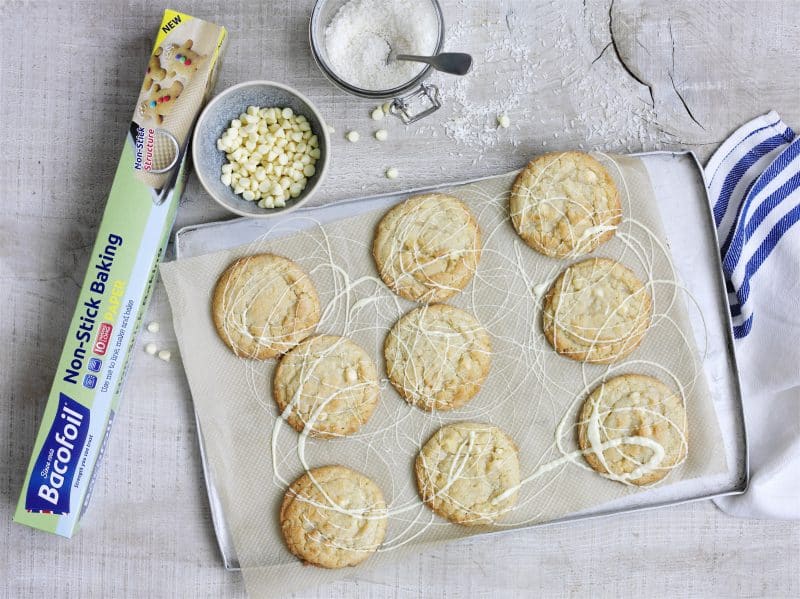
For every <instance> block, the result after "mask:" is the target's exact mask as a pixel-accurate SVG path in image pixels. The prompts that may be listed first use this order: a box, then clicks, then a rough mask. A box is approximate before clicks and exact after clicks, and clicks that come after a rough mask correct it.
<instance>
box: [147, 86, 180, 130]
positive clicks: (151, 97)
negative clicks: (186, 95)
mask: <svg viewBox="0 0 800 599" xmlns="http://www.w3.org/2000/svg"><path fill="white" fill-rule="evenodd" d="M181 93H183V85H182V84H181V82H180V81H173V82H172V85H170V86H169V88H167V89H162V88H161V86H160V85H159V84H158V83H154V84H153V87H151V88H150V92H149V93H148V94H147V96H145V99H144V101H143V102H142V103H141V104H139V114H141V115H142V116H143V117H144V118H146V119H150V120H151V121H153V122H154V123H156V124H158V125H160V124H161V123H163V122H164V117H165V116H167V115H168V114H169V113H170V112H172V107H173V106H174V105H175V102H176V101H177V100H178V98H179V97H180V95H181Z"/></svg>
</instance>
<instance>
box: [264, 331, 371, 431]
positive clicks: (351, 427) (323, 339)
mask: <svg viewBox="0 0 800 599" xmlns="http://www.w3.org/2000/svg"><path fill="white" fill-rule="evenodd" d="M378 395H379V388H378V369H377V367H376V366H375V363H374V362H373V361H372V359H371V358H370V357H369V355H367V352H366V351H364V349H362V348H361V346H360V345H358V344H356V343H354V342H353V341H350V340H349V339H346V338H344V337H337V336H335V335H319V336H317V337H312V338H311V339H306V340H305V341H302V342H301V343H300V344H299V345H298V346H297V347H295V348H294V349H292V350H291V351H289V352H288V353H287V354H285V355H284V356H283V357H282V358H281V361H280V363H279V364H278V368H277V369H276V370H275V378H274V380H273V393H272V396H273V397H274V398H275V402H276V403H277V404H278V407H279V408H280V410H281V412H282V413H284V415H285V418H286V420H287V421H288V422H289V424H290V425H292V426H293V427H294V428H295V430H297V431H298V432H302V431H303V429H305V428H307V429H308V432H309V434H310V435H312V436H315V437H324V438H328V437H341V436H344V435H350V434H352V433H354V432H356V431H357V430H358V429H359V428H361V426H363V425H364V424H365V423H366V422H367V420H369V418H370V416H372V412H373V411H374V410H375V406H376V405H377V404H378ZM287 408H289V410H288V412H287Z"/></svg>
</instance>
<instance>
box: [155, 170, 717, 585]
mask: <svg viewBox="0 0 800 599" xmlns="http://www.w3.org/2000/svg"><path fill="white" fill-rule="evenodd" d="M599 158H600V159H601V160H603V161H604V162H605V163H606V165H607V167H608V168H609V170H610V171H611V172H612V174H614V175H615V178H616V179H617V182H618V185H619V188H620V192H621V195H622V200H623V209H624V213H625V220H624V221H623V223H622V225H621V226H620V228H619V231H618V233H617V236H616V237H615V239H614V240H612V241H611V242H609V243H607V244H604V245H603V246H601V247H600V248H598V250H596V251H595V252H594V255H596V256H608V257H611V258H614V259H617V260H620V261H621V262H623V263H624V264H626V265H627V266H628V267H630V268H631V269H632V270H634V271H635V272H636V273H637V274H638V275H639V276H640V277H641V278H642V280H644V281H646V282H648V285H649V289H650V292H651V294H652V295H653V299H654V315H653V326H652V327H651V329H650V331H649V332H648V333H647V335H646V336H645V339H644V341H643V343H642V345H641V346H640V348H639V349H637V350H636V351H635V352H634V353H633V354H632V355H631V356H629V358H628V359H627V360H625V361H624V362H622V363H620V364H616V365H613V366H611V367H606V366H590V365H581V364H578V363H576V362H572V361H570V360H567V359H565V358H562V357H560V356H558V355H556V354H555V353H554V352H553V350H552V349H551V348H550V346H549V345H548V344H547V342H546V340H545V339H544V337H543V335H542V333H541V322H540V321H541V312H540V300H539V299H537V297H536V296H535V294H534V293H533V292H532V290H533V288H534V287H536V286H537V285H540V284H549V283H550V282H551V281H552V280H553V279H554V278H555V277H556V276H557V274H558V273H559V272H560V271H561V270H562V269H563V268H565V267H566V266H567V265H568V264H570V263H571V262H574V260H573V261H558V260H552V259H549V258H546V257H543V256H541V255H539V254H537V253H536V252H534V251H533V250H531V249H529V248H528V247H527V246H525V245H524V243H522V242H521V240H520V239H519V238H518V237H517V236H516V234H515V232H514V230H513V228H512V227H511V224H510V222H509V219H508V215H507V196H508V188H509V186H510V183H511V181H512V180H513V174H511V175H508V176H505V177H500V178H495V179H491V180H486V181H480V182H477V183H472V184H469V185H466V186H461V187H457V188H453V189H451V190H450V191H451V192H452V193H454V194H455V195H457V196H459V197H461V198H462V199H463V200H464V201H465V202H467V204H468V205H469V206H470V207H471V208H472V210H473V212H474V213H475V214H476V217H477V219H478V222H479V224H480V225H481V229H482V233H483V240H484V253H483V256H482V259H481V263H480V266H479V269H478V273H477V274H476V277H475V279H474V280H473V281H472V282H471V283H470V285H469V286H468V287H467V288H466V289H465V290H464V291H463V292H462V293H461V294H459V295H458V296H456V297H455V298H453V299H452V300H451V301H450V302H449V303H452V304H454V305H457V306H460V307H462V308H464V309H467V310H469V311H471V312H473V313H474V314H475V315H476V316H477V317H478V319H479V320H480V321H481V322H482V323H483V324H484V326H485V327H486V328H487V329H488V330H489V332H490V334H491V335H492V337H493V345H494V356H493V366H492V370H491V372H490V374H489V377H488V379H487V381H486V383H485V385H484V388H483V389H482V390H481V392H480V393H479V394H478V395H477V396H476V397H475V398H474V399H473V400H472V401H471V402H470V403H468V404H467V405H466V406H465V407H463V408H461V409H459V410H456V411H454V412H450V413H442V414H436V415H431V414H427V413H423V412H421V411H419V410H417V409H416V408H413V407H411V406H409V405H408V404H406V402H405V401H403V400H402V399H401V398H400V397H399V396H398V395H397V394H396V393H395V391H394V390H393V389H392V387H391V385H389V384H388V382H386V380H385V372H384V369H383V356H382V346H383V341H384V338H385V335H386V333H387V331H388V329H389V328H390V327H391V325H392V324H393V323H394V321H395V320H396V319H397V318H398V317H399V316H401V315H402V314H404V313H406V312H407V311H409V310H410V309H412V308H413V307H414V306H415V304H412V303H411V302H407V301H405V300H402V299H400V298H398V297H396V296H395V295H394V294H392V293H391V292H390V291H389V290H388V289H387V288H386V287H385V286H384V285H383V284H382V283H381V282H380V280H379V279H378V278H377V272H376V271H375V267H374V265H373V261H372V258H371V253H370V250H371V243H372V232H373V230H374V227H375V225H376V223H377V222H378V220H380V218H381V216H382V215H383V213H384V211H383V210H381V211H378V212H373V213H366V214H362V215H360V216H357V217H354V218H351V219H347V220H342V221H338V222H336V223H329V224H326V225H324V226H322V227H312V228H310V229H308V230H306V231H303V232H300V233H293V234H291V235H288V236H285V237H283V238H278V239H275V236H276V235H279V231H272V233H271V235H270V237H271V239H269V240H260V241H256V242H254V243H250V244H247V245H246V246H243V247H240V248H236V249H233V250H226V251H223V252H217V253H214V254H209V255H205V256H200V257H197V258H190V259H184V260H179V261H177V262H173V263H169V264H165V265H163V266H162V276H163V279H164V281H165V284H166V287H167V292H168V294H169V297H170V302H171V304H172V309H173V316H174V323H175V330H176V334H177V336H178V340H179V344H180V348H181V353H182V357H183V362H184V365H185V368H186V372H187V376H188V379H189V383H190V386H191V390H192V395H193V398H194V401H195V405H196V409H197V413H198V417H199V419H200V422H201V423H202V427H203V435H204V438H205V446H206V455H207V458H208V462H209V465H210V468H211V470H212V472H213V478H214V480H215V481H216V484H217V490H218V493H219V497H220V500H221V502H222V505H223V509H224V511H225V515H226V521H227V522H228V525H229V527H230V530H231V533H232V536H233V539H234V543H235V545H236V552H237V555H238V556H239V561H240V564H241V566H242V569H243V571H244V575H245V581H246V584H247V586H248V589H249V590H250V591H251V592H252V593H254V594H262V593H266V592H269V593H272V594H276V593H285V592H290V591H292V590H297V589H298V588H302V587H306V586H313V585H317V584H321V583H324V582H327V581H330V580H334V579H337V578H340V577H342V576H345V575H347V574H348V573H349V572H350V571H348V570H344V571H342V570H339V571H327V570H322V569H318V568H313V567H303V566H302V565H301V564H300V562H299V561H298V560H296V558H294V557H293V556H291V555H290V554H289V552H288V551H287V550H286V549H285V547H284V545H283V541H282V538H281V535H280V528H279V522H278V517H277V515H278V506H279V504H280V501H281V499H282V497H283V493H284V491H285V489H286V486H287V485H288V484H289V483H291V482H292V481H293V480H294V479H295V478H296V477H297V476H299V475H300V474H301V473H302V472H303V467H302V464H301V463H300V461H299V459H298V455H297V449H298V443H297V442H298V439H299V435H298V434H297V433H296V432H295V431H294V430H293V429H291V428H290V427H288V426H287V425H285V424H282V425H281V424H280V421H279V416H278V410H277V407H276V406H275V404H274V402H273V400H272V398H271V396H270V388H271V377H272V372H273V369H274V365H275V362H274V361H270V362H266V363H259V362H253V361H247V360H240V359H237V358H235V357H234V356H233V354H232V353H231V352H230V351H229V350H228V349H227V348H226V347H225V346H224V345H223V344H222V342H221V341H220V340H219V339H218V338H217V336H216V333H215V331H214V328H213V324H212V322H211V317H210V297H211V293H212V290H213V287H214V284H215V282H216V279H217V277H218V276H219V274H220V273H221V272H222V271H223V270H224V269H225V267H226V266H227V265H228V264H229V263H230V262H231V261H232V260H234V259H235V258H236V257H239V256H243V255H248V254H253V253H258V252H262V251H272V252H276V253H280V254H282V255H285V256H287V257H289V258H291V259H293V260H295V261H297V262H298V263H299V264H301V266H302V267H303V268H304V269H305V270H306V271H308V272H309V273H310V274H311V277H312V279H313V280H314V283H315V285H316V286H317V289H318V291H319V293H320V299H321V302H322V305H323V306H324V318H323V321H322V322H321V323H320V325H319V327H318V331H319V332H324V333H334V334H344V335H347V336H349V337H351V338H353V339H354V340H355V341H357V342H358V343H360V344H361V345H362V346H363V347H364V348H365V349H366V350H367V351H368V352H369V353H370V354H371V355H372V357H373V359H374V360H375V361H376V363H377V364H378V366H379V368H380V370H381V373H382V376H383V377H384V380H383V381H382V385H381V401H380V404H379V407H378V409H377V410H376V412H375V414H374V415H373V417H372V419H371V420H370V422H369V423H368V424H367V425H366V426H365V427H364V428H362V430H361V431H359V433H358V434H356V435H354V436H352V437H349V438H347V439H337V440H328V441H321V440H310V441H308V443H307V446H306V452H305V453H306V459H307V460H308V463H309V466H311V467H316V466H321V465H324V464H329V463H340V464H343V465H346V466H348V467H351V468H354V469H357V470H360V471H362V472H364V473H365V474H367V475H369V476H370V477H372V478H373V479H374V480H375V481H376V482H377V483H378V484H379V485H380V486H381V487H382V489H383V491H384V495H385V496H386V499H387V502H388V503H389V508H390V523H389V532H388V535H387V538H386V542H385V543H384V547H383V548H382V549H381V550H380V551H379V552H378V553H377V554H376V555H374V556H372V557H371V558H370V559H369V560H367V561H366V562H365V563H364V564H362V565H361V566H359V568H368V567H369V566H370V565H375V564H377V563H380V562H381V561H384V560H392V559H398V558H399V557H400V556H402V555H403V554H405V553H408V552H410V551H418V549H419V546H420V545H428V544H432V543H439V542H443V541H446V540H450V539H455V538H459V537H463V536H465V535H469V534H476V533H479V532H485V530H486V529H475V528H464V527H460V526H457V525H454V524H450V523H448V522H446V521H444V520H442V519H440V518H438V517H435V516H433V514H432V513H431V512H430V511H429V510H428V509H427V508H426V507H425V506H423V505H422V504H421V503H420V502H419V499H418V497H417V493H416V486H415V482H414V478H413V472H412V464H413V460H414V458H415V456H416V454H417V451H418V449H419V447H420V446H421V445H422V444H423V443H424V442H425V441H426V440H427V439H428V437H429V436H430V435H431V434H432V433H433V432H435V430H436V429H438V428H439V427H440V426H441V425H443V424H445V423H448V422H456V421H461V420H477V421H484V422H492V423H494V424H496V425H498V426H500V427H501V428H503V429H504V430H506V431H507V432H508V433H509V434H510V435H511V436H512V437H514V438H515V440H516V441H517V443H518V445H519V447H520V460H521V469H522V475H523V477H525V476H526V475H527V474H529V473H531V472H532V471H533V470H535V469H536V468H537V467H538V466H540V465H542V464H544V463H546V462H549V461H551V460H554V459H557V458H558V457H560V456H561V453H560V450H559V449H558V448H557V446H556V439H555V433H556V428H557V426H558V424H559V422H561V420H562V419H566V420H567V421H568V423H569V426H567V427H566V429H565V430H566V431H567V434H565V435H564V436H563V437H562V439H561V440H560V442H561V447H562V449H563V450H564V451H570V450H573V449H575V448H576V441H575V434H574V428H573V427H572V426H571V425H572V423H573V422H574V419H575V413H576V411H577V409H578V408H579V407H580V404H581V402H582V400H583V399H584V397H585V395H586V389H591V388H593V387H594V385H595V384H596V383H597V382H599V381H600V380H602V378H603V377H604V376H607V375H613V374H621V373H626V372H642V373H648V374H653V375H655V376H658V377H659V378H661V379H662V380H664V381H665V382H667V383H669V384H672V385H673V386H674V387H678V386H681V387H683V388H684V390H685V393H686V403H687V412H688V420H689V456H688V459H687V461H686V463H684V464H683V465H682V466H680V467H679V468H678V469H676V470H675V471H674V472H673V473H672V474H671V475H670V476H669V477H668V478H667V479H666V480H665V481H664V482H663V483H662V485H668V484H670V483H674V482H676V481H679V480H687V479H691V478H695V477H700V476H704V475H709V474H714V473H719V472H723V471H724V470H725V468H726V464H725V458H724V450H723V447H722V441H721V436H720V433H719V429H718V426H717V422H716V416H715V413H714V409H713V406H712V403H711V400H710V396H709V393H708V388H707V386H706V382H705V379H704V377H703V375H702V370H701V368H700V365H699V362H698V359H697V352H696V350H695V348H694V343H693V336H692V333H691V330H690V327H689V324H688V320H687V316H686V296H685V295H684V293H683V291H682V290H681V289H680V287H679V286H676V285H675V283H674V281H675V275H674V273H673V272H672V268H671V265H670V262H669V258H668V253H669V250H668V249H667V247H666V245H665V238H664V234H663V231H662V227H661V224H660V219H659V216H658V210H657V207H656V206H655V203H654V197H653V193H652V189H651V187H650V183H649V180H648V177H647V171H646V169H645V167H644V165H643V164H642V162H641V161H640V160H639V159H636V158H621V157H614V158H613V159H611V158H610V157H602V156H599ZM297 218H301V219H304V220H308V219H309V217H308V216H303V215H299V216H298V217H297ZM281 226H286V225H285V224H284V225H281ZM701 349H702V348H701ZM673 376H674V377H675V380H673V379H672V377H673ZM276 425H278V426H280V428H279V431H278V432H277V437H276V440H277V442H276V445H275V447H276V452H275V454H274V455H273V453H272V449H271V438H272V435H273V432H274V428H275V426H276ZM634 492H642V491H639V490H638V489H636V488H632V487H626V486H624V485H621V484H620V483H616V482H613V481H609V480H606V479H603V478H602V477H600V476H599V475H598V474H597V473H595V472H593V471H591V470H587V469H586V468H584V467H582V462H578V463H577V464H567V465H565V466H563V467H560V468H557V469H555V470H553V471H552V472H550V473H548V474H547V475H545V476H542V477H540V478H538V479H536V480H535V481H533V482H531V483H530V484H528V485H526V486H524V487H523V488H522V490H521V492H520V501H519V504H518V508H517V510H515V511H514V512H513V513H511V514H509V515H508V516H507V517H506V518H505V519H504V520H503V521H502V522H501V523H500V524H499V525H498V527H500V528H507V527H520V526H526V525H530V524H531V523H537V522H543V521H549V520H552V519H556V518H560V517H564V516H567V515H569V514H572V513H575V512H577V511H580V510H584V509H586V508H590V507H593V506H598V505H602V504H604V503H607V502H610V501H613V500H615V499H618V498H620V497H622V496H623V495H625V494H628V493H634Z"/></svg>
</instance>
